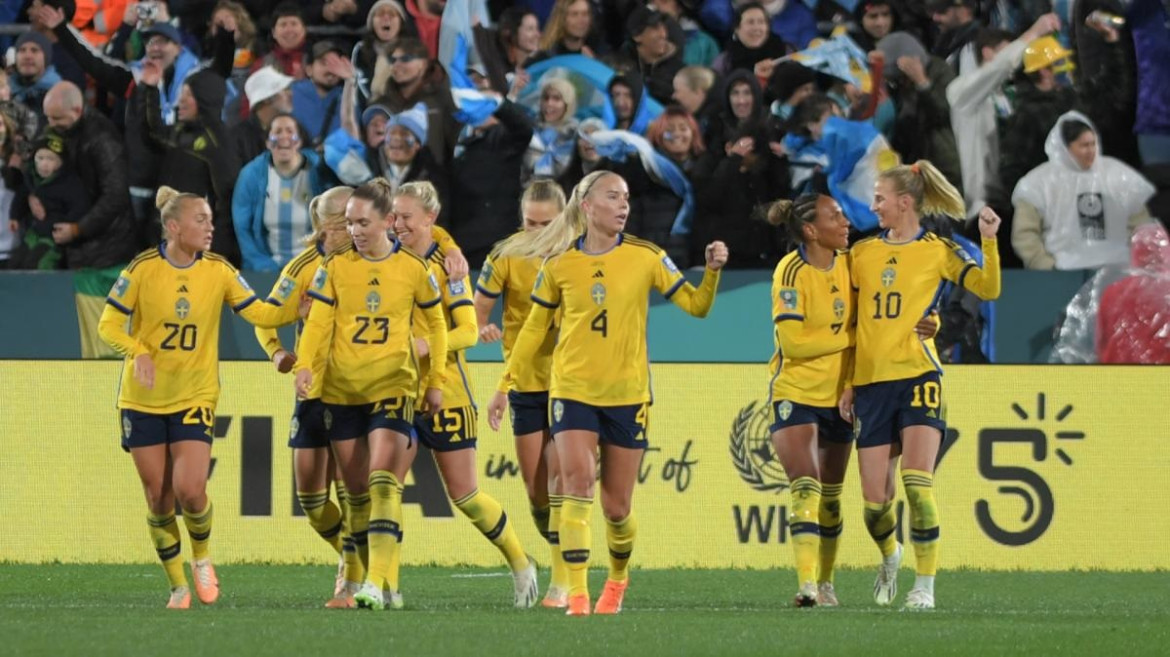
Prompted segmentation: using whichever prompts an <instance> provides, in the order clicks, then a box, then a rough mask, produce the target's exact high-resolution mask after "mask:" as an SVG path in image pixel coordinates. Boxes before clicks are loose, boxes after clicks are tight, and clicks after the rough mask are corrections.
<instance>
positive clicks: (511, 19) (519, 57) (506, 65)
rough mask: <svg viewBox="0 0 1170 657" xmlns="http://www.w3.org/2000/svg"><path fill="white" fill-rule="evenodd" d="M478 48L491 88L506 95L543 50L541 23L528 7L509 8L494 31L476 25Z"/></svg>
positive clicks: (476, 43)
mask: <svg viewBox="0 0 1170 657" xmlns="http://www.w3.org/2000/svg"><path fill="white" fill-rule="evenodd" d="M472 31H473V32H474V34H475V47H476V49H477V50H478V51H479V56H480V59H481V60H482V68H483V74H484V75H485V76H486V78H487V82H488V85H489V86H490V87H491V88H492V89H495V90H496V91H498V92H500V93H501V94H507V93H508V92H509V91H510V87H511V85H512V82H513V81H514V80H515V78H516V71H517V70H518V69H521V68H523V67H524V66H525V64H527V62H528V60H529V59H530V58H531V57H532V56H533V55H535V54H536V52H537V51H538V50H539V49H540V22H539V20H538V19H537V17H536V14H535V13H534V12H533V11H531V10H530V9H528V8H526V7H508V8H507V9H505V10H504V11H503V13H502V14H500V20H499V22H498V23H497V26H496V27H495V28H489V27H484V26H482V25H476V26H474V27H473V28H472Z"/></svg>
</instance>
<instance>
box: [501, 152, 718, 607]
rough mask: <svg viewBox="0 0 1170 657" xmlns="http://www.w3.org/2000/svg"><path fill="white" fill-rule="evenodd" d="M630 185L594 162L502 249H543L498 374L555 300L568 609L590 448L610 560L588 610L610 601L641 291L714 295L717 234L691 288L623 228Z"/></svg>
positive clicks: (697, 303) (631, 422) (619, 586)
mask: <svg viewBox="0 0 1170 657" xmlns="http://www.w3.org/2000/svg"><path fill="white" fill-rule="evenodd" d="M629 209H630V204H629V188H628V187H627V186H626V181H625V180H623V179H622V177H621V176H618V175H617V174H614V173H610V172H605V171H599V172H595V173H591V174H589V175H588V176H586V177H585V178H584V179H583V180H582V181H581V182H580V183H578V185H577V187H576V188H574V189H573V194H572V198H571V199H570V201H569V204H568V205H567V206H566V207H565V210H564V212H562V213H561V214H560V215H559V216H558V217H557V218H556V219H555V220H554V221H553V223H552V224H551V225H550V226H548V227H547V228H545V229H543V230H541V231H539V232H535V233H532V235H533V237H532V238H531V239H526V240H520V239H513V240H512V241H511V242H510V243H509V244H508V245H506V248H505V249H503V253H502V255H503V256H504V257H509V256H518V257H534V256H546V257H548V259H547V260H546V261H545V263H544V265H543V266H542V267H541V270H540V273H539V274H538V275H537V278H536V285H535V287H534V288H533V291H532V300H533V301H534V302H535V303H534V305H533V307H532V312H531V313H530V314H529V316H528V319H527V321H525V323H524V328H523V329H522V330H521V332H520V337H519V339H518V340H517V341H516V345H515V346H514V347H513V350H512V355H511V358H509V359H508V364H507V366H506V368H507V375H508V376H512V375H513V374H514V368H516V367H517V364H518V363H526V362H529V361H530V360H531V359H532V358H534V357H535V356H536V354H537V352H538V351H539V350H540V347H541V345H542V344H543V343H544V341H545V339H546V338H547V335H548V327H549V326H550V325H551V324H552V321H553V318H554V316H555V313H556V312H557V309H558V308H559V309H560V310H561V312H562V320H561V330H560V334H559V336H558V339H557V344H556V347H555V349H554V351H553V369H552V386H551V390H550V391H549V397H550V399H551V402H552V403H551V406H552V433H553V436H554V440H556V443H557V454H558V455H559V457H560V461H561V476H562V478H563V479H564V490H565V499H564V506H563V508H562V512H561V513H562V517H561V526H560V528H559V531H560V539H561V550H562V552H561V554H562V556H563V558H564V560H565V563H566V564H567V566H568V569H569V605H568V611H567V613H568V614H569V615H572V616H581V615H587V614H589V613H590V608H589V607H590V601H589V589H588V582H587V574H588V567H589V548H590V545H591V544H592V540H591V538H590V533H589V515H590V509H591V508H592V505H593V485H594V481H595V479H596V473H597V469H596V453H597V449H598V446H599V445H600V448H601V486H602V494H601V501H602V511H603V512H604V514H605V518H606V523H607V532H606V538H607V543H608V545H609V556H610V570H609V577H608V579H607V581H606V583H605V590H604V592H603V593H602V595H601V598H599V599H598V601H597V607H596V608H595V609H594V610H593V611H594V612H596V613H599V614H600V613H604V614H615V613H618V612H619V611H621V608H622V600H623V597H624V595H625V591H626V588H627V586H628V584H629V560H630V554H631V552H632V550H633V546H634V538H635V535H636V533H637V523H636V521H635V519H634V516H633V514H632V512H631V507H630V505H631V500H632V497H633V492H634V483H635V482H636V481H637V474H638V466H639V463H640V462H641V458H642V453H643V450H644V449H645V448H646V445H647V431H648V429H649V427H648V412H649V405H650V368H649V362H648V359H647V354H646V315H647V311H648V308H647V305H648V297H649V294H650V291H651V290H652V289H657V290H658V291H659V292H660V293H661V294H663V296H665V297H666V298H668V299H670V300H671V301H673V302H674V303H675V304H676V305H678V306H679V307H680V308H682V309H683V310H684V311H686V312H687V313H689V314H691V315H694V316H696V317H704V316H706V315H707V313H708V312H710V310H711V306H712V304H713V303H714V301H715V289H716V287H717V286H718V284H719V270H720V269H721V268H722V267H723V265H724V263H726V262H727V249H726V247H725V246H724V245H723V244H722V243H721V242H715V243H713V244H711V245H709V246H708V247H707V270H706V273H705V275H704V276H703V282H702V284H701V285H700V286H699V288H698V289H696V288H695V287H693V286H691V284H690V283H688V282H687V281H686V280H685V279H683V277H682V274H681V273H679V271H678V268H677V267H675V265H674V263H673V262H671V260H670V258H669V257H668V256H667V255H666V254H665V253H664V252H663V251H662V249H660V248H658V247H657V246H655V245H654V244H651V243H650V242H647V241H645V240H640V239H638V238H636V237H631V236H628V235H624V234H623V233H622V232H621V231H622V229H623V228H624V227H625V224H626V218H627V217H628V215H629Z"/></svg>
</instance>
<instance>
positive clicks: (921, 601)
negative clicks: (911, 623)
mask: <svg viewBox="0 0 1170 657" xmlns="http://www.w3.org/2000/svg"><path fill="white" fill-rule="evenodd" d="M906 609H911V610H915V611H923V610H927V609H934V594H933V593H931V592H930V591H927V590H926V589H924V588H920V587H917V586H915V587H914V588H912V589H910V592H909V593H907V594H906Z"/></svg>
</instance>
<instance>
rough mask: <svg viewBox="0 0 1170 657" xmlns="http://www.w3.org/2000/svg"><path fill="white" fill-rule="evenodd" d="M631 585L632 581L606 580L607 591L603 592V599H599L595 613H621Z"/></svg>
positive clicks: (594, 609) (594, 608)
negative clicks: (627, 589)
mask: <svg viewBox="0 0 1170 657" xmlns="http://www.w3.org/2000/svg"><path fill="white" fill-rule="evenodd" d="M629 585H630V580H628V579H627V580H625V581H621V582H615V581H614V580H612V579H607V580H605V589H603V590H602V591H601V597H600V598H598V599H597V606H595V607H593V613H595V614H605V615H612V614H616V613H619V612H620V611H621V610H622V598H624V597H625V596H626V588H627V587H628V586H629Z"/></svg>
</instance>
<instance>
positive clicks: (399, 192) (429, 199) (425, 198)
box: [393, 180, 443, 217]
mask: <svg viewBox="0 0 1170 657" xmlns="http://www.w3.org/2000/svg"><path fill="white" fill-rule="evenodd" d="M399 196H406V197H409V198H412V199H414V200H416V201H418V204H419V205H421V206H422V208H423V210H425V211H427V212H428V213H430V214H433V215H435V216H436V217H437V216H439V211H440V210H442V209H443V206H442V204H441V203H439V191H438V190H436V189H435V186H434V185H432V184H431V183H430V182H429V181H426V180H423V181H421V182H408V183H406V184H404V185H402V186H401V187H399V188H398V189H396V190H394V196H393V198H398V197H399Z"/></svg>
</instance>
